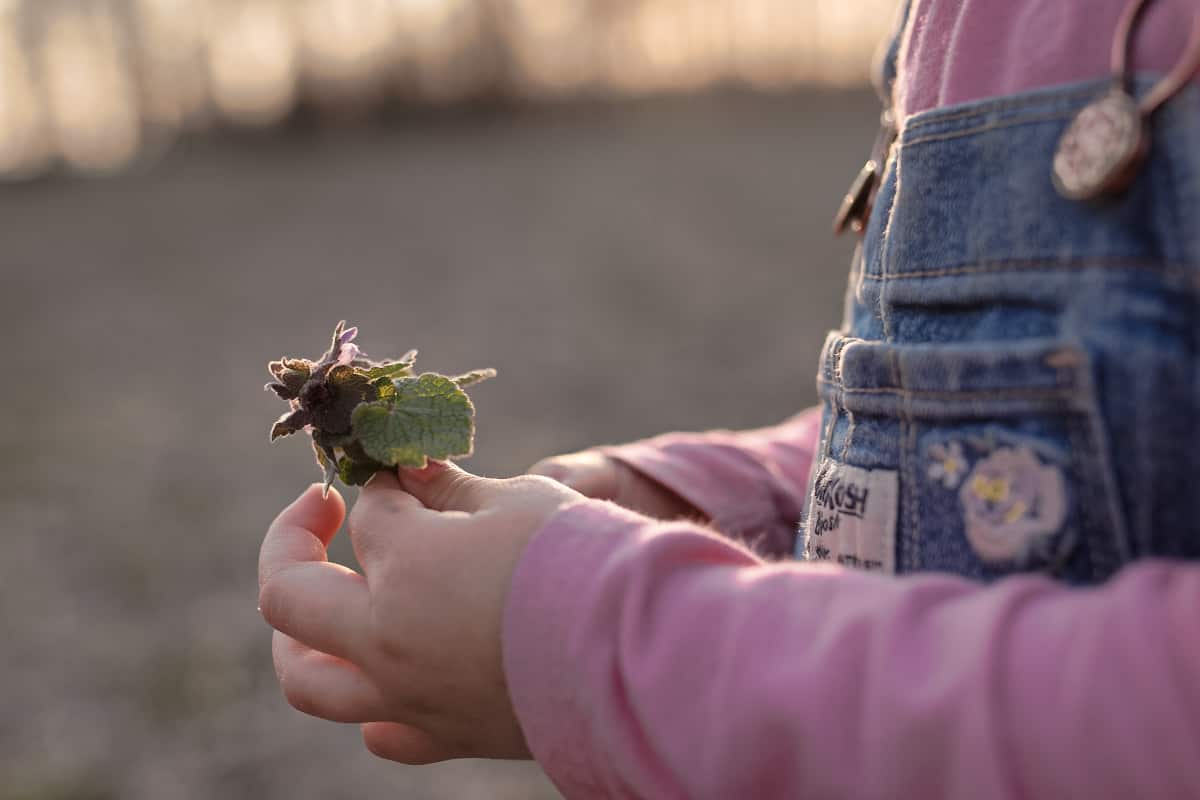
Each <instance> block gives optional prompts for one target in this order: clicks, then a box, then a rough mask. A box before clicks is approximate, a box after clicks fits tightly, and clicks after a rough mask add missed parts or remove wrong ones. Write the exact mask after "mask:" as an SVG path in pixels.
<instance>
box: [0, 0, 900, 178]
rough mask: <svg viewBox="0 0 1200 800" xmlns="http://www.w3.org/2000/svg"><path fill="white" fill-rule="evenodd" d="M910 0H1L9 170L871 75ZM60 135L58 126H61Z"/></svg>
mask: <svg viewBox="0 0 1200 800" xmlns="http://www.w3.org/2000/svg"><path fill="white" fill-rule="evenodd" d="M895 3H896V0H855V2H852V3H850V2H844V0H105V1H104V2H98V0H56V1H55V2H48V1H47V0H0V178H2V177H6V176H7V177H21V176H26V175H29V174H35V173H37V172H38V171H40V170H41V169H44V167H45V166H46V165H48V164H51V163H53V162H54V160H55V159H60V160H62V161H65V162H67V163H68V164H70V165H72V166H75V167H77V168H80V169H84V170H89V171H97V170H99V171H108V170H111V169H114V168H117V167H119V166H121V165H122V164H125V163H128V162H129V160H130V159H132V158H133V157H134V156H135V155H136V153H137V150H138V148H139V147H140V146H141V145H142V143H143V142H144V141H145V140H146V139H147V138H149V139H150V140H152V141H153V140H156V139H161V134H154V133H152V132H148V131H147V130H145V129H146V128H147V127H149V128H150V129H151V131H167V132H170V131H174V130H176V129H186V128H189V127H197V126H199V125H203V124H205V122H206V121H208V120H210V119H212V118H220V119H224V120H227V121H229V122H232V123H235V124H241V125H254V126H262V125H270V124H273V123H277V122H279V121H281V120H283V119H284V118H285V117H287V116H288V114H289V113H290V112H291V111H292V110H293V108H295V106H296V105H297V104H298V103H306V104H308V105H309V106H310V107H312V108H315V109H316V110H317V111H318V112H319V113H323V114H329V113H336V112H338V111H340V110H346V109H350V110H356V111H359V112H363V111H367V112H369V111H370V110H371V109H372V108H374V107H375V106H377V105H378V104H380V103H382V102H385V101H388V100H389V99H390V100H391V101H393V102H395V101H403V102H415V103H433V104H444V103H453V102H459V101H462V100H464V99H469V98H472V97H478V96H480V95H481V94H484V93H491V94H504V95H509V96H513V95H516V96H525V97H529V98H534V99H547V98H561V97H568V96H572V95H577V94H579V93H581V92H583V93H588V94H647V93H663V92H679V91H692V90H698V89H703V88H704V87H707V86H713V85H719V84H734V85H743V86H750V87H752V88H755V89H758V90H766V91H778V90H787V89H790V88H793V87H796V86H800V85H804V84H814V83H815V84H825V85H857V84H862V83H864V82H865V81H866V79H867V75H868V70H869V66H870V62H871V54H872V51H873V50H874V49H875V47H876V44H877V43H878V41H879V40H880V39H881V38H882V36H883V35H884V34H885V32H886V30H887V28H888V26H889V25H890V23H891V19H892V14H893V10H894V7H895ZM47 133H49V134H50V135H49V136H47V135H46V134H47Z"/></svg>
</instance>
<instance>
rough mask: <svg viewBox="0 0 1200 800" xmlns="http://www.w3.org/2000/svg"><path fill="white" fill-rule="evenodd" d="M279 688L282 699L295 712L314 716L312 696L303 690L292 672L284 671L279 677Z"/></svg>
mask: <svg viewBox="0 0 1200 800" xmlns="http://www.w3.org/2000/svg"><path fill="white" fill-rule="evenodd" d="M279 688H280V689H282V690H283V699H284V700H287V703H288V705H290V706H291V707H292V708H294V709H296V710H297V711H299V712H301V713H304V714H309V715H314V712H315V711H316V706H315V704H314V702H313V698H312V696H311V695H310V694H309V693H308V691H306V690H305V688H304V686H303V685H302V684H301V682H300V681H298V680H296V675H295V671H294V670H290V669H289V670H284V672H283V674H282V675H280V676H279Z"/></svg>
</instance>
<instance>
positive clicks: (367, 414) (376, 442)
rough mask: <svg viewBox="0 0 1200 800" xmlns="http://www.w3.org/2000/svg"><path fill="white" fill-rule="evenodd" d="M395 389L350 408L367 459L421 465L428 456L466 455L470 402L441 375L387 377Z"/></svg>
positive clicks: (471, 430) (470, 424)
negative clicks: (387, 394) (391, 394)
mask: <svg viewBox="0 0 1200 800" xmlns="http://www.w3.org/2000/svg"><path fill="white" fill-rule="evenodd" d="M393 386H394V388H395V390H396V394H395V395H394V396H393V397H391V398H389V399H387V400H380V401H376V402H374V403H364V404H362V405H360V406H359V407H358V408H356V409H355V410H354V414H353V425H354V435H355V438H357V439H358V441H359V443H360V444H361V445H362V447H363V450H364V451H365V452H366V453H367V455H369V456H370V457H371V458H373V459H375V460H376V461H378V462H380V463H381V464H385V465H388V466H393V465H395V466H402V467H423V466H425V463H426V460H427V459H429V458H437V459H443V458H453V457H458V456H465V455H470V454H471V444H472V442H471V440H472V436H473V434H474V432H475V423H474V419H473V417H474V414H475V407H474V406H472V405H471V399H470V398H469V397H467V394H466V392H464V391H463V390H462V389H460V388H459V387H458V384H456V383H455V382H454V381H453V380H451V379H450V378H447V377H445V376H444V375H435V374H433V373H426V374H425V375H421V376H420V377H416V378H398V379H396V380H395V381H393Z"/></svg>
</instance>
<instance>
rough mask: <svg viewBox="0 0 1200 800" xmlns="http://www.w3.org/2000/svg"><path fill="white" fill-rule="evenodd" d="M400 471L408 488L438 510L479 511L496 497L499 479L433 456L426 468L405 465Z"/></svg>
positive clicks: (409, 491)
mask: <svg viewBox="0 0 1200 800" xmlns="http://www.w3.org/2000/svg"><path fill="white" fill-rule="evenodd" d="M398 475H399V477H400V485H401V486H402V487H404V491H406V492H408V493H409V494H411V495H412V496H413V497H415V498H417V499H418V500H420V501H421V504H422V505H424V506H425V507H426V508H431V509H433V510H434V511H466V512H474V511H478V510H480V509H481V508H483V507H484V506H485V505H487V504H488V503H489V502H491V500H492V499H493V498H494V497H495V495H496V490H495V487H496V484H497V483H498V481H496V480H493V479H491V478H481V477H479V476H478V475H472V474H471V473H469V472H467V471H466V470H464V469H462V468H461V467H459V466H458V465H457V464H454V463H452V462H450V461H434V460H432V459H430V461H429V463H428V464H427V465H426V466H425V468H424V469H401V470H399V472H398Z"/></svg>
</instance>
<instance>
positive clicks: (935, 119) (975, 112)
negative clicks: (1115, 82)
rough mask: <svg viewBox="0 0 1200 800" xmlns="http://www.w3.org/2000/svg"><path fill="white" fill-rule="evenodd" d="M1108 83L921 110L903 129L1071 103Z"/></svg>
mask: <svg viewBox="0 0 1200 800" xmlns="http://www.w3.org/2000/svg"><path fill="white" fill-rule="evenodd" d="M1109 85H1111V81H1109V80H1107V79H1105V80H1104V81H1102V82H1093V83H1089V84H1087V85H1086V86H1083V87H1080V88H1078V89H1073V90H1069V91H1066V92H1061V93H1052V94H1047V95H1046V96H1045V97H1038V98H1035V99H1034V100H1031V99H1030V98H1028V97H1022V98H1018V99H1007V100H996V101H993V102H991V103H987V104H984V105H980V106H976V107H974V108H966V109H962V110H961V111H955V112H952V113H947V114H938V113H937V110H934V112H933V113H932V114H929V115H925V113H924V112H922V113H920V114H917V115H914V116H915V117H916V118H915V119H914V117H909V118H908V120H905V123H904V130H905V131H910V130H913V129H915V128H927V127H929V126H931V125H938V124H941V123H946V122H954V121H956V120H960V119H964V118H967V117H975V116H979V117H982V116H986V115H987V114H991V113H995V112H997V111H1009V110H1012V109H1014V108H1038V107H1041V106H1046V105H1055V106H1057V105H1060V104H1071V103H1072V101H1076V100H1088V99H1091V98H1093V97H1098V96H1099V95H1100V94H1102V93H1103V90H1104V89H1105V87H1107V86H1109Z"/></svg>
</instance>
